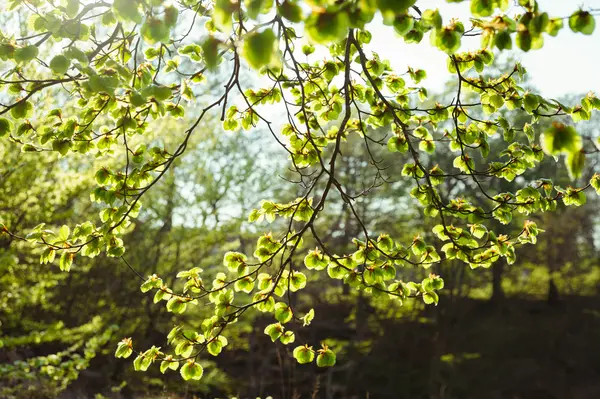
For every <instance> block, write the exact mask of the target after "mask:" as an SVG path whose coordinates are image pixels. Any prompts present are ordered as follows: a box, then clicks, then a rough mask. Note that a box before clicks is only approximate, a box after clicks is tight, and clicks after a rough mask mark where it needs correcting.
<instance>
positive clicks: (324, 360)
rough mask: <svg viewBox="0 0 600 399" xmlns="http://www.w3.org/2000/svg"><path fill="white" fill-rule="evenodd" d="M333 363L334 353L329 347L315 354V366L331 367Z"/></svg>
mask: <svg viewBox="0 0 600 399" xmlns="http://www.w3.org/2000/svg"><path fill="white" fill-rule="evenodd" d="M334 365H335V353H333V351H332V350H331V349H321V350H319V355H318V356H317V366H319V367H333V366H334Z"/></svg>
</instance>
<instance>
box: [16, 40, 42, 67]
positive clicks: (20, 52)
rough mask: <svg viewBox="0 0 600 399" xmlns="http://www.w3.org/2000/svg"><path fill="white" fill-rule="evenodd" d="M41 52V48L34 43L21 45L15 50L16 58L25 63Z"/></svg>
mask: <svg viewBox="0 0 600 399" xmlns="http://www.w3.org/2000/svg"><path fill="white" fill-rule="evenodd" d="M38 54H39V49H38V48H37V46H34V45H33V44H31V45H29V46H25V47H20V48H17V49H16V50H15V53H14V59H15V61H17V62H18V63H21V64H24V63H27V62H29V61H33V60H34V59H35V57H37V56H38Z"/></svg>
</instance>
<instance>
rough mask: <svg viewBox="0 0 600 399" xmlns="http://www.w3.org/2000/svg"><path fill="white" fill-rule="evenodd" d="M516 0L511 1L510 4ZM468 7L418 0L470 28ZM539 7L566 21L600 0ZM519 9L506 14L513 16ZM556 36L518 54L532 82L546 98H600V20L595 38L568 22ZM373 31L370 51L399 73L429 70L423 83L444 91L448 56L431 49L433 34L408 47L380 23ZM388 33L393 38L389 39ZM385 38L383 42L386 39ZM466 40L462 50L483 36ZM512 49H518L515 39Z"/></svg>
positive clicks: (559, 0) (561, 0)
mask: <svg viewBox="0 0 600 399" xmlns="http://www.w3.org/2000/svg"><path fill="white" fill-rule="evenodd" d="M511 2H512V0H511ZM469 3H470V2H464V3H450V4H449V3H446V1H445V0H419V2H418V5H419V7H420V8H421V10H425V9H435V8H438V9H439V10H440V13H441V15H442V16H443V17H444V23H447V22H448V21H449V20H450V18H453V17H454V18H459V19H460V20H461V21H463V23H464V24H465V28H467V29H468V28H469V26H470V23H469V22H468V18H469V16H470V13H469ZM539 4H540V8H541V9H542V10H544V11H546V12H548V14H549V15H550V16H551V17H557V16H560V17H567V16H569V15H570V14H571V13H572V12H573V11H575V10H576V9H577V8H578V7H579V6H583V8H584V9H595V10H600V0H580V1H575V0H568V1H565V0H541V1H539ZM517 11H518V9H517V8H516V7H515V8H514V9H512V10H509V11H508V12H507V15H511V16H512V15H514V13H515V12H517ZM564 22H565V23H564V27H563V29H562V30H561V31H560V33H559V34H558V36H557V37H551V36H548V35H544V39H545V40H544V47H543V48H542V49H540V50H532V51H530V52H528V53H523V52H522V51H520V50H517V51H515V54H516V56H517V59H520V60H521V62H522V64H523V65H524V66H525V68H526V69H527V71H528V73H529V75H530V79H531V80H532V82H533V84H534V86H535V87H537V89H538V90H539V92H540V94H542V95H544V96H548V97H553V98H556V97H560V96H563V95H565V94H569V93H581V94H585V93H587V92H588V91H590V90H591V91H594V92H596V94H599V95H600V17H596V29H595V31H594V34H593V35H590V36H585V35H582V34H575V33H573V32H571V30H570V28H569V26H568V21H567V20H565V21H564ZM370 30H371V32H372V33H373V41H372V42H371V48H372V49H373V50H374V51H376V52H377V53H379V54H380V56H381V58H384V59H388V60H390V62H391V64H392V66H393V67H394V68H395V69H396V68H397V69H396V70H399V71H400V70H405V69H406V67H407V66H408V65H410V66H412V67H413V68H422V69H425V70H426V71H427V79H426V80H425V81H423V82H422V84H423V85H424V86H425V87H427V88H428V89H429V90H432V91H437V92H439V91H441V90H442V89H443V85H444V83H445V82H446V81H447V80H448V79H449V78H451V75H450V74H449V73H448V71H447V70H446V55H445V54H444V53H443V52H442V51H440V50H438V49H436V48H433V47H431V46H430V45H429V34H425V37H424V38H423V41H422V42H421V44H418V45H415V44H405V43H404V40H402V39H401V38H399V37H398V36H396V35H395V34H394V33H393V31H392V29H391V28H388V27H385V26H383V25H382V24H373V25H371V26H370ZM386 35H388V36H389V37H390V38H392V37H393V40H390V41H386V40H385V36H386ZM382 38H383V39H382ZM469 39H472V40H468V41H467V40H464V41H463V46H462V47H461V51H468V50H470V49H475V48H478V47H479V43H480V38H478V37H475V38H469ZM513 48H516V45H515V44H514V39H513Z"/></svg>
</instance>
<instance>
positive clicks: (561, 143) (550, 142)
mask: <svg viewBox="0 0 600 399" xmlns="http://www.w3.org/2000/svg"><path fill="white" fill-rule="evenodd" d="M540 142H541V145H542V148H543V149H544V151H545V152H546V153H547V154H551V155H558V154H560V153H572V152H577V151H579V150H581V147H582V141H581V137H580V136H579V134H577V131H576V130H575V128H573V127H572V126H567V125H564V124H562V123H559V122H554V123H553V124H552V126H551V127H550V128H548V129H547V130H546V131H545V132H544V133H543V134H542V136H541V137H540Z"/></svg>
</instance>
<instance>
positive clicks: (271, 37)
mask: <svg viewBox="0 0 600 399" xmlns="http://www.w3.org/2000/svg"><path fill="white" fill-rule="evenodd" d="M276 44H277V38H276V36H275V33H274V32H273V30H272V29H265V30H263V31H262V32H260V33H258V32H253V33H250V34H248V35H247V36H246V38H245V39H244V46H243V54H244V57H245V58H246V60H247V61H248V64H249V65H250V66H251V67H252V68H254V69H260V68H262V67H264V66H267V65H269V64H270V63H271V59H272V58H273V56H274V53H275V50H276Z"/></svg>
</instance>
